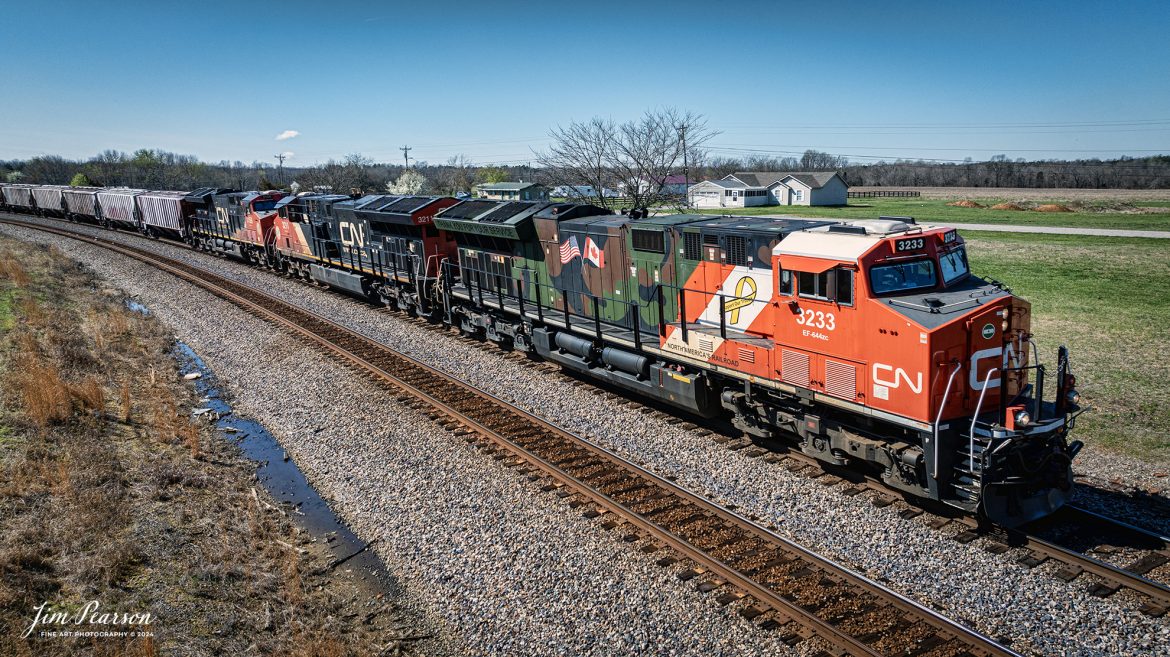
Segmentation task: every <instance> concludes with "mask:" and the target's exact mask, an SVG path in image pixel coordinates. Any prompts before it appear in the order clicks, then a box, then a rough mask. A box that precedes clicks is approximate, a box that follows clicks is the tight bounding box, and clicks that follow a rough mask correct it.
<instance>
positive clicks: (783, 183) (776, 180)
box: [723, 171, 849, 205]
mask: <svg viewBox="0 0 1170 657" xmlns="http://www.w3.org/2000/svg"><path fill="white" fill-rule="evenodd" d="M723 180H725V181H728V180H732V181H738V182H740V183H742V184H743V185H745V186H747V187H764V188H766V189H767V190H768V196H769V201H768V203H766V204H764V205H846V204H847V203H848V202H849V198H848V197H849V194H848V192H849V185H848V184H846V183H845V180H844V179H843V178H842V177H841V175H840V174H838V173H836V172H834V171H811V172H804V171H737V172H735V173H733V174H729V175H727V176H724V177H723Z"/></svg>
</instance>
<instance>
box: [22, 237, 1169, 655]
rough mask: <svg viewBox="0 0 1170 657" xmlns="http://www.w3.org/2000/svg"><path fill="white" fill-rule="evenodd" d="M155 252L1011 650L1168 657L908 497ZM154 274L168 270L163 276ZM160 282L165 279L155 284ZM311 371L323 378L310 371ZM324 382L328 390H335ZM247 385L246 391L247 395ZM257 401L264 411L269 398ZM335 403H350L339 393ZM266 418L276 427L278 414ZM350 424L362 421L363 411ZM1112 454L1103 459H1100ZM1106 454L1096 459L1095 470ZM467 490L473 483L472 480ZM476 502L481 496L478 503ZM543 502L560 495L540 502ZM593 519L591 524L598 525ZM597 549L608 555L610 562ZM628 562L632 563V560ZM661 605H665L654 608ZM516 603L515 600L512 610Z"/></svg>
mask: <svg viewBox="0 0 1170 657" xmlns="http://www.w3.org/2000/svg"><path fill="white" fill-rule="evenodd" d="M2 230H4V231H5V232H8V233H9V234H14V235H18V236H24V237H26V238H30V239H34V240H36V241H42V242H48V243H54V244H57V245H58V246H60V247H61V248H63V249H64V250H66V251H67V252H69V253H73V254H75V255H76V256H77V257H78V258H79V259H81V260H83V261H85V262H87V263H91V264H92V265H93V266H94V267H95V268H98V271H99V272H100V273H103V274H107V275H111V276H115V277H116V282H117V283H118V284H119V285H122V286H125V287H126V289H128V290H135V291H136V290H138V289H139V288H140V287H145V285H144V284H143V283H140V282H138V281H135V280H134V279H133V275H136V274H133V273H131V275H130V276H127V275H126V274H125V273H124V272H123V269H125V268H129V269H138V270H142V269H143V267H141V266H138V265H133V264H129V265H126V264H119V263H117V262H114V261H112V256H109V255H108V254H107V253H106V252H104V251H95V250H94V249H93V248H92V247H82V246H81V245H78V244H77V243H76V242H73V241H71V240H64V239H61V238H56V237H52V236H46V235H40V234H34V233H29V232H28V231H22V230H21V229H15V228H10V227H4V228H2ZM103 235H106V236H108V235H109V234H108V233H103ZM125 239H127V240H130V242H131V243H133V244H136V245H141V244H142V243H143V242H142V241H141V240H139V239H137V238H135V237H132V236H127V237H125ZM157 247H158V248H159V249H162V250H164V251H165V252H166V254H167V255H170V256H172V257H179V258H183V259H185V260H190V261H192V262H194V263H196V264H199V265H201V266H208V265H209V264H210V265H213V266H215V267H216V270H217V271H218V272H220V273H223V274H225V275H229V276H231V277H232V278H235V279H237V280H241V281H242V282H246V283H250V284H253V285H258V286H262V287H264V288H265V289H267V290H269V291H271V292H273V293H276V294H284V295H287V296H286V298H289V299H292V300H294V302H296V303H298V304H300V305H302V306H304V307H307V308H309V309H312V310H314V311H316V312H319V313H322V314H325V315H327V316H329V317H330V318H332V319H334V320H335V321H338V322H339V323H342V324H345V325H347V326H350V327H351V328H354V329H357V330H360V331H362V332H363V333H365V334H367V335H370V336H372V337H375V338H377V339H379V340H381V341H383V342H386V343H388V344H391V345H393V346H394V347H395V348H397V349H401V350H403V351H404V352H406V353H408V354H410V355H412V356H415V357H417V358H419V359H421V360H424V361H426V362H429V363H432V364H435V365H437V366H440V367H443V368H444V369H446V370H447V371H450V372H452V373H453V374H456V375H458V376H460V377H462V378H464V379H466V380H468V381H470V382H472V383H474V384H476V385H480V386H482V387H484V388H485V389H487V390H489V391H491V392H493V393H494V394H496V395H498V396H500V397H503V398H505V399H509V400H512V401H515V402H516V403H518V405H520V406H522V407H524V408H526V409H528V410H530V411H533V412H535V413H537V414H540V415H541V416H543V417H546V418H548V419H550V420H552V421H554V422H557V423H559V424H561V425H562V426H565V427H566V428H568V429H571V430H573V431H576V432H578V433H581V434H583V435H587V436H590V437H593V438H594V439H595V440H597V441H598V442H600V443H601V444H604V445H606V446H607V447H610V448H613V449H615V450H616V451H618V452H619V453H622V454H623V455H626V456H627V457H629V458H631V459H632V460H635V461H639V462H644V463H645V464H646V465H647V467H649V468H650V469H652V470H654V471H655V472H657V473H658V474H661V475H674V476H676V477H678V479H679V481H680V483H682V484H683V485H685V486H688V487H690V488H691V489H693V490H695V491H697V492H700V493H703V494H706V495H707V496H708V497H711V498H712V499H715V500H718V501H722V502H728V503H734V504H736V505H738V506H739V507H740V508H741V510H742V511H743V512H745V513H750V514H755V515H758V516H760V517H762V518H763V519H764V522H765V523H769V522H771V523H774V524H776V525H777V526H778V527H779V528H780V529H779V531H780V533H782V534H784V535H787V536H789V537H791V538H793V539H795V540H797V541H798V542H801V543H804V544H807V545H810V546H814V547H817V548H818V549H820V550H822V551H824V552H825V553H826V554H827V555H828V556H831V557H833V558H836V559H838V560H841V561H844V562H845V563H849V564H853V565H855V566H857V567H858V568H859V569H860V570H862V571H864V572H866V573H868V574H869V575H871V576H873V577H875V578H879V579H882V580H884V581H887V582H889V583H890V585H891V586H893V587H894V588H895V589H897V590H899V591H902V592H903V593H906V594H907V595H910V596H911V597H914V598H916V599H919V600H921V601H924V602H926V603H928V604H932V605H934V606H936V607H938V608H940V609H942V610H943V611H944V612H945V613H948V614H950V615H954V616H958V617H960V618H965V619H967V620H968V621H969V622H970V623H971V624H972V625H973V626H974V627H976V628H977V629H979V630H981V631H984V632H986V633H988V634H991V635H993V636H1001V637H1006V638H1009V639H1011V640H1012V642H1013V643H1012V645H1013V647H1015V648H1016V649H1017V650H1021V651H1022V652H1035V653H1038V654H1068V655H1140V654H1157V652H1158V651H1159V650H1161V648H1160V647H1159V646H1165V645H1167V644H1170V622H1168V621H1167V620H1165V619H1151V618H1147V617H1144V616H1141V615H1140V614H1138V613H1137V612H1135V611H1133V610H1132V609H1133V607H1134V606H1135V604H1134V600H1132V599H1129V598H1127V597H1126V594H1125V593H1122V594H1119V595H1118V596H1114V597H1113V598H1111V599H1104V600H1101V599H1095V598H1091V597H1089V596H1088V595H1087V594H1086V593H1085V592H1084V588H1085V587H1086V586H1087V583H1088V580H1087V579H1085V578H1082V579H1081V580H1078V581H1077V582H1074V583H1073V584H1065V583H1063V582H1060V581H1058V580H1056V579H1055V578H1053V577H1051V571H1053V570H1055V568H1056V567H1055V566H1054V565H1050V564H1045V565H1044V566H1041V567H1039V568H1037V569H1035V570H1032V571H1029V570H1027V569H1025V568H1023V567H1022V566H1018V565H1015V563H1014V559H1013V556H1014V555H1013V553H1008V554H1007V555H990V554H988V553H987V552H986V551H984V550H983V549H982V547H981V546H980V543H981V541H976V542H975V543H972V544H969V545H963V544H959V543H957V542H955V541H952V540H949V538H948V536H946V535H945V534H943V533H941V532H937V531H934V530H930V529H928V528H926V527H924V526H923V525H922V524H921V523H920V522H918V521H904V520H902V519H900V518H899V517H898V516H897V514H896V510H897V505H895V506H894V507H890V508H886V509H877V508H874V507H872V506H871V505H869V504H868V503H866V502H865V501H864V500H861V499H857V498H849V497H846V496H843V495H840V494H837V493H836V492H834V491H833V490H832V489H831V488H830V489H826V487H825V486H822V485H821V484H819V483H815V482H812V481H809V480H807V479H804V478H802V477H799V476H796V475H793V474H791V473H788V472H787V471H786V470H784V469H783V468H780V467H776V466H774V465H771V464H767V463H764V462H762V461H760V460H753V459H750V458H747V457H745V456H744V455H742V454H741V453H732V452H728V451H727V450H725V449H723V448H721V447H719V446H717V445H715V444H714V443H713V442H712V441H710V440H709V439H706V438H702V437H700V436H697V435H695V434H693V433H690V432H687V431H685V430H684V429H682V428H681V427H679V426H677V425H675V424H672V423H670V422H667V421H663V420H660V419H656V418H654V417H652V416H648V415H646V414H644V413H641V412H638V411H637V410H635V409H630V408H626V407H625V406H624V405H623V404H622V403H621V400H615V401H611V400H606V399H603V398H600V397H599V396H597V395H595V394H593V393H591V392H588V391H586V390H580V389H577V388H573V387H568V386H566V385H564V383H563V379H562V378H561V377H560V376H558V375H553V374H548V373H543V372H539V371H534V370H532V369H529V368H524V367H521V366H520V365H518V364H516V363H514V362H512V361H510V360H508V359H506V358H503V357H501V355H499V354H495V353H491V352H486V351H484V350H482V349H479V348H476V347H474V346H469V345H466V344H464V343H461V342H458V341H455V340H451V339H446V338H445V337H444V336H441V335H439V334H436V333H435V332H433V331H428V330H426V329H424V328H422V327H421V326H419V325H417V324H415V323H413V322H410V321H407V320H403V319H401V318H399V317H397V316H394V315H390V314H387V313H383V312H378V311H375V310H373V309H371V308H368V307H364V306H362V305H360V304H358V303H355V302H354V301H352V300H349V299H345V298H342V297H339V296H337V295H334V294H330V293H324V292H321V291H319V290H314V289H312V288H309V287H306V286H304V285H302V284H299V283H296V282H294V281H288V280H284V279H280V278H278V277H274V276H272V275H271V274H267V273H263V272H259V271H255V270H251V269H249V268H247V267H244V266H242V265H238V264H236V263H231V262H227V261H223V260H215V259H211V258H208V257H206V256H203V255H200V254H194V253H189V252H186V251H183V250H180V249H176V248H174V247H171V246H169V245H164V244H158V245H157ZM155 278H158V276H157V275H155ZM143 280H146V279H143ZM173 285H177V283H170V282H168V283H167V286H172V287H173ZM153 287H154V288H158V287H161V285H160V284H157V283H156V284H155V285H154V286H153ZM140 293H141V292H140ZM159 296H161V297H162V298H160V299H157V300H155V301H153V302H152V301H150V300H148V299H145V296H144V301H146V302H147V303H148V304H151V303H153V305H155V306H158V305H159V304H160V303H161V304H166V303H173V304H175V305H179V304H180V300H179V299H171V296H175V295H166V294H163V295H159ZM156 311H157V312H159V313H160V315H164V318H165V317H166V316H165V314H164V311H163V309H162V308H161V307H158V308H156ZM199 319H200V316H199V315H198V314H195V315H194V316H192V317H191V318H188V319H184V318H183V317H179V318H177V319H176V320H173V321H171V323H172V324H173V325H174V326H176V327H179V328H180V330H184V331H194V330H212V329H209V328H206V327H203V328H199V327H193V326H190V325H189V322H194V323H195V324H199V323H200V322H199ZM203 323H206V322H203ZM220 324H221V325H222V323H220ZM233 332H235V331H233ZM185 339H186V338H185ZM192 344H193V346H195V347H196V348H197V349H198V350H199V351H201V352H205V349H204V347H203V346H202V345H200V344H197V343H195V342H194V341H192ZM252 344H253V345H255V344H256V341H254V340H253V341H252ZM255 355H257V354H252V355H250V356H248V357H254V356H255ZM205 356H208V357H209V362H212V364H213V367H214V366H215V361H214V356H213V355H212V354H206V353H205ZM241 369H243V368H241ZM298 371H299V370H298ZM314 371H320V370H319V369H318V370H314ZM225 374H226V375H227V377H228V378H229V379H232V378H234V374H233V373H232V372H225ZM306 376H312V375H311V373H306ZM268 385H269V386H271V385H272V384H268ZM331 385H335V384H331ZM345 385H350V384H345ZM245 389H246V387H245ZM322 389H326V390H328V389H330V388H329V387H328V386H326V387H325V388H322ZM246 394H247V393H246V392H244V393H241V396H242V398H246ZM254 403H256V404H257V405H258V406H260V407H263V405H262V404H260V403H259V401H258V400H257V401H256V402H254ZM336 403H337V404H345V403H346V402H345V401H343V400H336ZM265 421H266V423H267V422H268V420H267V419H266V420H265ZM351 421H358V420H357V419H356V418H355V419H351ZM272 428H273V430H274V433H276V434H277V435H278V436H279V437H282V439H284V437H285V435H286V434H285V429H282V427H281V425H279V424H277V425H276V426H273V427H272ZM287 431H288V432H289V433H287V437H288V439H289V440H290V441H292V443H293V444H292V445H290V451H292V452H293V453H294V455H296V456H297V458H298V460H299V461H300V460H302V458H301V454H300V452H299V451H298V449H301V447H300V445H320V444H326V447H325V448H320V447H318V448H315V451H321V449H326V450H327V445H328V443H327V442H326V443H318V442H317V439H318V437H319V434H313V435H305V436H301V435H299V434H298V433H297V432H298V431H301V432H303V431H305V428H304V427H300V426H299V425H296V424H293V425H291V426H289V427H288V428H287ZM355 435H356V436H357V437H356V438H354V439H353V440H354V441H356V442H357V443H358V444H364V443H362V441H363V440H369V439H368V438H362V437H361V436H362V434H361V433H360V432H359V433H357V434H355ZM333 440H334V441H336V440H337V437H336V436H334V437H333ZM334 444H336V443H334ZM346 444H347V445H348V443H346ZM304 449H306V450H307V451H314V449H309V448H304ZM415 456H416V457H417V456H420V455H418V454H415ZM305 458H306V459H307V460H306V461H305V465H304V467H305V468H306V470H307V471H308V472H310V473H313V474H314V476H320V477H322V480H323V482H324V483H323V485H322V484H319V485H320V486H322V487H323V489H324V490H326V491H332V490H333V489H335V488H342V489H348V490H350V491H357V490H361V491H364V490H365V488H363V487H362V486H363V484H362V483H361V482H357V481H345V480H344V479H342V482H344V484H345V485H344V486H338V485H337V483H336V482H334V480H333V479H331V478H332V477H336V476H338V475H337V474H336V473H333V472H332V470H330V471H328V472H323V473H321V474H319V475H317V474H316V473H317V466H315V465H314V459H313V457H312V456H311V455H310V456H306V457H305ZM1105 458H1106V457H1105V456H1101V457H1098V461H1099V460H1101V459H1105ZM482 461H483V459H478V460H477V461H476V464H477V465H475V466H474V467H476V468H479V470H474V472H476V474H477V475H478V474H479V472H489V471H490V470H491V467H492V466H491V464H490V463H489V464H486V465H485V464H483V463H482ZM1117 462H1119V463H1121V464H1122V465H1121V466H1118V468H1119V472H1120V471H1126V474H1127V475H1129V476H1131V477H1132V475H1133V473H1134V472H1135V470H1133V469H1132V468H1127V467H1126V464H1125V462H1124V460H1119V461H1117ZM1096 463H1097V462H1096V461H1094V467H1096ZM328 465H329V459H324V462H323V463H322V464H321V465H320V467H322V468H324V467H328ZM334 467H337V466H334ZM1081 467H1084V466H1081ZM1145 469H1146V470H1149V466H1148V464H1145ZM468 472H472V471H471V470H469V471H468ZM1095 472H1096V471H1095ZM507 477H508V475H507V474H506V473H500V474H499V475H498V476H496V475H492V480H493V481H494V480H497V479H506V478H507ZM512 478H513V479H514V476H513V477H512ZM369 485H373V486H374V487H375V489H377V488H378V487H379V486H382V485H383V484H382V482H373V483H372V484H369ZM461 485H466V484H464V483H463V482H461ZM339 493H343V494H346V495H348V494H351V493H345V490H341V491H339ZM330 494H333V493H332V492H331V493H330ZM352 494H354V495H357V496H358V497H357V498H356V499H353V500H350V499H342V509H341V510H342V512H343V515H344V514H345V511H344V509H346V508H348V507H349V506H358V505H359V504H360V502H359V501H358V500H359V499H360V500H364V501H365V502H366V503H367V504H373V503H374V502H373V500H378V499H379V497H378V496H377V495H376V494H369V495H367V494H366V493H364V492H362V493H352ZM528 497H531V495H529V496H528ZM339 499H341V498H339ZM476 501H477V502H482V501H483V500H482V498H477V499H476ZM534 502H535V503H537V504H552V503H551V502H542V501H540V500H535V501H534ZM359 508H360V509H361V510H362V511H363V512H365V513H366V514H369V513H372V510H371V509H369V508H368V507H360V506H359ZM549 512H554V513H559V514H560V515H564V514H563V511H561V512H557V511H556V510H555V508H554V509H552V510H551V511H549ZM347 517H348V516H347ZM355 524H356V525H357V526H358V528H359V529H361V527H362V526H361V521H360V520H358V521H355ZM574 524H576V523H574ZM584 524H585V525H586V527H587V526H588V523H584ZM603 554H604V553H603ZM594 558H595V559H597V560H599V561H605V560H607V559H606V558H603V557H594ZM624 559H626V560H629V559H634V560H635V561H636V560H637V558H636V557H632V556H631V555H626V556H625V557H624ZM614 562H615V563H621V562H620V561H619V560H618V559H614ZM621 570H622V571H623V572H624V571H625V570H626V568H625V567H623V568H622V569H621ZM651 570H652V572H654V573H660V574H661V573H662V572H663V571H659V570H657V569H653V568H652V569H651ZM663 576H664V577H665V575H663ZM667 579H670V578H667ZM655 604H657V603H655ZM650 609H654V610H657V608H656V607H655V606H653V605H651V607H650ZM514 611H515V610H514V609H509V612H514ZM717 611H718V614H722V615H723V617H724V619H728V618H731V615H730V614H728V613H727V612H726V611H724V610H722V609H721V608H718V607H717ZM659 613H666V612H664V611H659ZM455 622H458V621H455ZM757 634H758V633H757Z"/></svg>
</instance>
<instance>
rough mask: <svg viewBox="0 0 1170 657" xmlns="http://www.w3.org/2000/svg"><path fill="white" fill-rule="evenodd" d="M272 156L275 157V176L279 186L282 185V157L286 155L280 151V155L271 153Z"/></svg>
mask: <svg viewBox="0 0 1170 657" xmlns="http://www.w3.org/2000/svg"><path fill="white" fill-rule="evenodd" d="M272 157H274V158H276V178H277V180H279V181H280V186H281V187H284V159H285V158H286V157H288V156H286V155H285V154H284V153H281V154H280V155H273V156H272Z"/></svg>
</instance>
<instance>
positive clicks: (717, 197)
mask: <svg viewBox="0 0 1170 657" xmlns="http://www.w3.org/2000/svg"><path fill="white" fill-rule="evenodd" d="M769 198H770V197H769V194H768V188H767V187H763V186H760V185H747V184H745V183H744V182H742V181H740V180H728V179H726V178H724V179H723V180H704V181H703V182H701V183H698V184H695V185H691V188H690V190H689V191H688V192H687V201H688V202H689V203H690V206H691V207H692V208H748V207H752V206H756V205H771V202H770V201H769Z"/></svg>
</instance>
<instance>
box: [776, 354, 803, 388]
mask: <svg viewBox="0 0 1170 657" xmlns="http://www.w3.org/2000/svg"><path fill="white" fill-rule="evenodd" d="M780 374H781V376H782V377H783V378H784V380H785V381H786V382H788V383H791V384H794V385H798V386H807V385H808V355H807V354H800V353H797V352H795V351H788V350H787V349H785V350H783V351H782V352H781V354H780Z"/></svg>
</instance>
